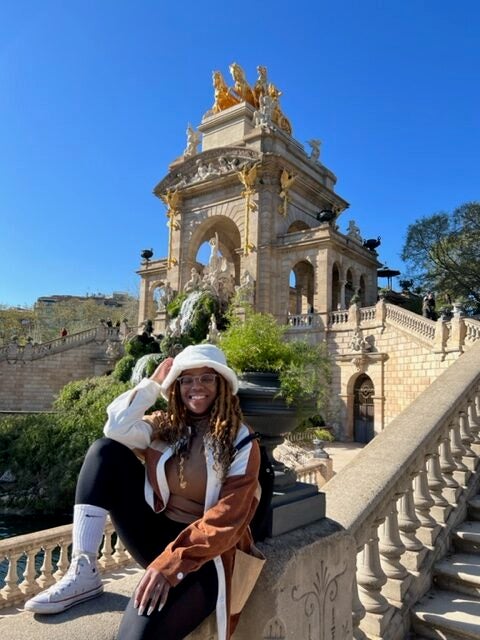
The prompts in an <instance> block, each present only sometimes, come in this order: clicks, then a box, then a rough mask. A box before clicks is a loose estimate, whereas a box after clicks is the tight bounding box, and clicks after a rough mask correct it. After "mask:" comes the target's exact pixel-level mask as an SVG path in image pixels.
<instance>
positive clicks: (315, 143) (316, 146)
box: [308, 138, 322, 160]
mask: <svg viewBox="0 0 480 640" xmlns="http://www.w3.org/2000/svg"><path fill="white" fill-rule="evenodd" d="M308 144H309V145H310V146H311V147H312V151H311V152H310V160H318V158H319V157H320V145H321V144H322V141H321V140H318V139H317V138H312V139H311V140H309V141H308Z"/></svg>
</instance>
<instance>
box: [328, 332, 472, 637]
mask: <svg viewBox="0 0 480 640" xmlns="http://www.w3.org/2000/svg"><path fill="white" fill-rule="evenodd" d="M479 362H480V342H479V341H477V342H476V344H474V345H473V346H472V347H471V348H470V349H469V350H468V351H467V352H466V353H464V354H463V355H462V356H461V357H460V358H459V359H458V360H456V361H455V362H454V363H453V364H452V365H451V366H450V367H449V368H448V369H447V370H446V371H445V372H444V373H443V374H442V375H441V376H439V377H438V378H437V380H435V382H434V383H433V384H432V385H430V387H429V388H428V389H426V390H425V391H424V392H423V393H422V394H421V395H420V396H419V397H418V398H417V399H416V400H415V401H414V402H413V403H412V404H411V405H410V406H409V407H408V408H407V409H406V410H405V411H403V412H402V414H400V415H399V416H398V417H397V418H395V419H394V420H393V421H392V422H391V423H390V424H389V425H388V427H387V428H386V429H385V430H384V431H383V432H382V433H380V434H379V435H378V436H376V437H375V438H374V439H373V440H372V441H371V442H370V443H369V444H368V446H366V447H365V448H364V449H363V450H362V451H361V452H360V453H358V455H357V456H356V457H355V458H354V459H353V460H352V461H351V462H350V464H349V465H348V466H347V467H345V468H344V469H342V470H341V471H340V472H339V473H338V474H337V475H336V476H335V477H334V478H332V480H330V482H328V483H327V484H326V485H325V486H324V487H323V491H324V492H325V494H326V505H327V517H328V518H330V519H332V520H335V521H336V522H338V523H340V524H341V525H342V526H343V527H344V528H345V529H346V531H347V532H348V533H349V534H351V535H352V536H353V537H354V538H355V542H356V547H357V551H358V555H357V569H356V584H357V587H356V588H354V597H353V602H352V611H353V627H354V633H353V635H354V638H357V639H360V638H382V639H383V640H403V639H404V638H405V637H406V636H407V633H408V631H409V629H410V619H411V612H412V607H413V605H414V604H415V603H416V602H417V601H418V600H419V599H420V598H421V597H422V596H423V595H424V594H425V593H426V591H427V590H428V589H429V588H430V586H431V581H432V572H433V566H434V563H435V562H436V561H437V560H438V559H439V558H441V557H442V556H444V555H445V554H446V552H447V549H448V548H449V544H450V537H451V533H452V531H453V529H454V527H455V526H456V525H457V524H458V523H460V522H462V521H463V520H464V519H465V513H466V508H467V503H468V501H469V500H470V498H471V497H472V495H475V494H476V493H477V491H478V487H479V484H480V472H479V471H478V470H477V463H478V453H479V452H480V415H479V414H480V367H479Z"/></svg>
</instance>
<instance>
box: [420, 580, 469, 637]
mask: <svg viewBox="0 0 480 640" xmlns="http://www.w3.org/2000/svg"><path fill="white" fill-rule="evenodd" d="M412 626H413V632H414V633H416V634H418V635H420V636H423V637H424V638H428V639H432V638H433V639H434V640H480V600H479V599H477V598H474V597H471V596H462V595H461V594H459V593H455V592H453V591H441V590H437V589H434V590H432V591H430V592H428V593H427V594H426V595H425V596H424V597H423V598H422V599H421V600H420V601H419V602H418V603H417V604H416V605H415V607H414V608H413V611H412Z"/></svg>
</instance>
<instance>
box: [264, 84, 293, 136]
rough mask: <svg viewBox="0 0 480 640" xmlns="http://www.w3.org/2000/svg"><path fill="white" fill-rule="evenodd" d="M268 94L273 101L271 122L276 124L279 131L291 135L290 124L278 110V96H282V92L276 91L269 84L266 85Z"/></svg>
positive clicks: (274, 87)
mask: <svg viewBox="0 0 480 640" xmlns="http://www.w3.org/2000/svg"><path fill="white" fill-rule="evenodd" d="M268 94H269V96H270V97H271V98H272V100H273V114H272V120H273V122H274V123H275V124H277V125H278V126H279V127H280V129H282V130H283V131H285V132H286V133H288V134H289V135H291V134H292V125H291V124H290V121H289V120H288V118H286V117H285V116H284V115H283V113H282V110H281V109H280V96H281V95H282V92H281V91H280V90H279V89H277V87H276V86H275V85H274V84H272V83H270V84H269V85H268Z"/></svg>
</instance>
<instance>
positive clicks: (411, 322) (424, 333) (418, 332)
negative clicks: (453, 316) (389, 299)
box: [385, 304, 436, 344]
mask: <svg viewBox="0 0 480 640" xmlns="http://www.w3.org/2000/svg"><path fill="white" fill-rule="evenodd" d="M385 307H386V316H385V318H386V320H388V321H389V322H390V323H392V324H394V325H396V326H398V327H400V328H404V329H406V330H407V331H408V332H409V333H410V334H411V335H412V334H413V335H415V336H417V337H419V338H423V339H424V340H427V341H428V342H429V343H432V344H433V341H434V339H435V326H436V322H435V321H434V320H430V319H429V318H424V317H423V316H419V315H418V313H413V311H408V310H407V309H402V307H398V306H397V305H394V304H386V305H385Z"/></svg>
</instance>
